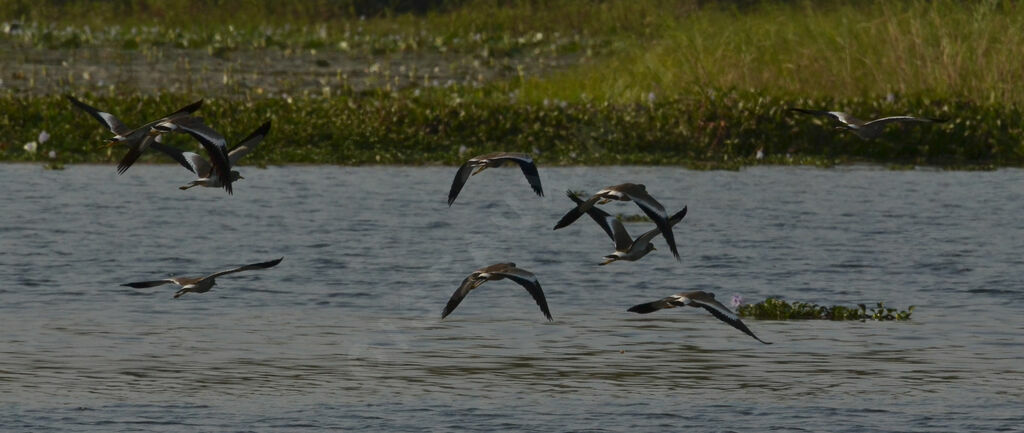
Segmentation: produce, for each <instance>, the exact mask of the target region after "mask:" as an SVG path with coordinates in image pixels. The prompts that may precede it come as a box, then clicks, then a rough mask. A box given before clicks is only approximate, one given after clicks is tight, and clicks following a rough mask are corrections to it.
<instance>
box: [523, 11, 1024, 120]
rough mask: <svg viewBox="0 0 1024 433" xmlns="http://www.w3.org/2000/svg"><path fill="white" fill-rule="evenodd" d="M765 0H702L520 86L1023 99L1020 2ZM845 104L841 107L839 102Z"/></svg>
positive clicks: (528, 89) (564, 92) (600, 92)
mask: <svg viewBox="0 0 1024 433" xmlns="http://www.w3.org/2000/svg"><path fill="white" fill-rule="evenodd" d="M834 3H835V4H833V3H828V2H826V5H824V6H820V5H818V3H817V2H815V3H812V2H793V3H784V4H782V5H777V4H769V3H766V4H764V5H761V6H757V7H754V8H752V9H745V10H734V9H719V8H713V7H711V8H704V9H702V10H700V11H699V12H696V13H692V14H688V15H686V16H684V17H683V18H681V19H679V20H678V21H676V22H675V25H673V26H672V27H671V28H668V29H665V30H664V31H663V32H661V34H660V35H659V37H658V38H657V39H656V40H655V41H654V42H651V43H646V42H641V43H637V44H635V45H634V46H633V47H632V48H631V49H625V50H622V51H620V52H619V53H618V55H615V56H611V57H609V58H606V59H604V60H603V61H602V62H600V63H598V64H596V65H592V66H589V67H586V68H583V69H582V70H575V71H569V72H566V73H563V74H561V75H559V76H556V77H545V78H539V79H536V80H533V81H531V82H529V83H527V85H526V86H524V89H525V90H524V96H525V97H529V98H533V99H543V98H560V99H564V100H575V99H579V98H581V97H582V95H586V96H588V97H590V98H595V99H601V100H615V101H623V102H633V101H640V100H643V99H645V98H646V97H647V95H648V94H650V93H651V92H653V93H654V94H655V95H656V96H657V97H662V96H667V95H679V94H699V93H704V92H707V91H708V90H709V89H716V90H722V89H739V90H743V91H755V92H759V93H764V94H768V95H772V96H785V97H798V96H800V97H811V98H837V99H846V98H863V97H873V96H883V95H886V94H889V93H894V94H896V95H905V96H907V97H910V98H925V97H927V98H929V99H949V100H968V101H972V102H975V103H986V104H1007V103H1009V104H1020V103H1021V102H1024V92H1021V91H1020V90H1019V86H1018V84H1017V83H1020V82H1021V81H1022V79H1024V62H1021V61H1020V59H1021V58H1024V32H1021V31H1020V29H1022V28H1024V5H1022V4H1019V3H1015V2H1009V1H1005V2H1004V1H979V2H958V1H952V0H936V1H924V0H916V1H907V2H891V1H862V2H848V3H847V2H834ZM844 3H846V4H844ZM836 108H843V107H836Z"/></svg>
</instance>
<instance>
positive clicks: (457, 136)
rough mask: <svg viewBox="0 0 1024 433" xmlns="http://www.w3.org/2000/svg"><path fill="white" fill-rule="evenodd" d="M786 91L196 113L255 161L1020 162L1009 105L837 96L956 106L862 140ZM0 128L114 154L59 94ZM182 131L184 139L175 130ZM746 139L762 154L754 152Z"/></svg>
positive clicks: (148, 104) (450, 92)
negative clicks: (246, 146) (805, 111)
mask: <svg viewBox="0 0 1024 433" xmlns="http://www.w3.org/2000/svg"><path fill="white" fill-rule="evenodd" d="M78 96H79V97H80V99H83V100H85V101H88V102H89V103H90V104H92V105H94V106H97V107H102V108H103V109H104V110H107V111H109V112H112V113H115V114H117V115H119V116H120V117H122V120H124V121H125V122H126V123H127V124H130V125H131V124H140V123H142V122H144V121H147V120H151V119H154V118H157V117H159V116H161V115H163V114H166V113H169V112H171V111H173V110H176V109H177V108H179V107H180V106H182V105H184V104H186V103H188V102H191V101H193V100H195V99H197V98H198V97H197V96H185V95H174V94H169V93H163V94H160V95H157V96H150V95H142V94H134V95H108V94H104V95H99V94H85V95H78ZM798 102H800V103H802V105H811V104H814V103H813V102H811V101H810V100H807V99H804V100H800V101H787V100H781V99H776V98H770V97H765V96H759V95H756V94H749V93H747V94H744V93H734V94H725V95H722V97H720V98H717V99H715V100H710V99H691V98H679V99H664V100H661V101H656V102H654V103H651V104H613V103H610V102H587V103H562V102H549V103H547V104H544V103H523V102H520V101H514V100H510V99H509V98H508V97H506V96H502V95H495V94H493V93H487V92H485V91H480V90H465V91H463V92H460V91H459V90H457V89H439V90H436V91H428V92H423V93H421V94H420V95H418V96H416V95H415V94H413V93H411V92H400V93H393V94H391V93H387V94H386V93H371V94H358V93H351V94H347V95H339V96H336V97H331V98H323V97H314V96H309V97H295V98H291V97H289V98H256V97H254V98H251V99H243V100H234V99H222V98H216V97H207V98H206V102H205V104H204V105H203V108H202V109H201V111H200V114H201V115H202V116H203V117H204V118H205V119H207V121H208V122H209V123H210V124H211V125H212V126H213V127H214V128H216V129H218V130H219V131H222V133H223V134H224V135H225V137H227V138H228V140H229V141H231V140H233V139H237V138H238V137H242V136H245V135H246V134H247V133H248V132H249V130H251V129H252V128H255V127H256V126H257V125H259V124H260V123H262V122H264V121H265V120H268V119H269V120H272V121H273V122H274V123H273V130H272V132H271V135H270V137H268V139H267V140H266V141H265V142H264V144H262V145H261V148H260V151H259V152H255V153H254V154H253V155H250V156H249V157H248V158H247V163H257V164H258V163H263V164H274V163H326V164H424V163H426V164H430V163H438V164H457V163H461V161H462V160H463V159H465V158H467V157H470V156H473V155H476V154H479V153H483V152H487V151H493V150H507V151H522V152H528V153H532V154H534V156H535V158H536V159H537V160H538V162H539V163H541V164H543V165H566V164H588V165H608V164H647V165H650V164H675V165H682V166H686V167H690V168H717V169H721V168H725V169H729V168H738V167H741V166H743V165H749V164H761V163H771V164H818V165H826V166H828V165H833V164H837V163H844V162H851V161H869V162H882V163H887V162H899V163H906V164H934V165H944V166H950V167H965V166H973V167H988V166H1002V165H1021V164H1022V163H1024V146H1022V144H1021V139H1020V137H1021V136H1024V134H1022V132H1024V131H1021V128H1022V124H1020V123H1019V122H1004V121H1000V120H997V119H1000V118H1006V119H1012V118H1020V117H1021V116H1020V115H1021V113H1020V111H1019V110H1018V109H1017V108H1015V107H1005V106H976V105H970V104H963V105H959V106H956V107H954V106H951V105H947V104H940V103H931V102H929V101H923V100H922V101H913V102H910V101H905V102H903V103H900V104H888V103H886V102H884V101H865V100H849V101H844V102H845V104H847V105H850V106H858V107H862V110H861V111H862V112H864V113H868V114H871V113H878V112H882V111H883V110H884V108H883V107H891V106H896V107H909V106H911V105H912V104H913V105H915V106H916V107H917V110H912V111H918V112H921V111H926V112H928V113H929V114H930V115H933V116H936V117H943V116H947V117H953V116H952V114H953V113H954V112H955V113H957V117H956V118H955V119H954V120H952V121H950V122H948V123H945V124H938V125H925V126H922V127H911V128H891V130H890V131H889V132H888V133H887V135H886V136H885V137H883V138H882V139H879V140H874V141H862V140H860V139H858V138H856V137H854V136H852V135H850V134H840V133H837V131H834V130H833V129H832V127H831V126H830V125H828V124H827V123H824V122H822V121H820V120H816V119H814V118H810V117H806V116H798V115H793V114H790V113H788V112H787V111H786V110H785V107H787V106H789V105H794V104H797V103H798ZM819 104H820V103H819ZM897 110H898V109H897ZM0 129H2V130H3V131H4V133H3V135H2V136H0V160H7V161H31V160H34V158H40V157H41V156H40V155H41V154H45V153H46V151H49V150H56V152H57V154H58V155H59V156H60V157H61V158H63V159H62V161H63V162H104V161H111V160H113V159H114V158H115V157H116V156H117V155H114V156H113V157H112V156H111V155H110V154H109V152H108V149H107V148H106V147H104V146H102V139H103V138H104V137H106V135H107V134H109V132H108V131H106V130H105V129H104V128H102V127H101V126H100V125H98V124H97V123H96V122H95V120H93V119H92V118H90V117H89V116H88V115H86V114H85V113H84V112H81V111H80V110H77V109H74V107H72V106H71V104H70V103H68V101H67V100H66V99H64V98H63V97H62V96H60V95H52V96H42V97H35V96H24V97H23V96H15V95H10V94H8V95H2V94H0ZM41 130H45V131H47V132H49V133H50V134H51V135H52V137H53V138H52V139H51V140H50V142H48V143H47V144H46V145H44V146H42V147H41V148H40V152H37V153H27V152H23V151H22V150H21V145H22V144H23V143H25V142H28V141H29V140H32V139H34V138H35V137H36V136H37V135H38V134H39V132H40V131H41ZM174 139H181V137H174ZM182 143H191V142H190V141H188V140H182V141H179V142H178V144H182ZM191 145H192V146H195V144H194V143H191ZM758 150H761V151H762V152H763V154H764V158H763V159H756V157H755V155H756V153H757V151H758ZM115 151H116V152H119V149H115ZM150 157H151V156H150ZM158 160H160V161H163V162H167V161H164V160H161V159H158Z"/></svg>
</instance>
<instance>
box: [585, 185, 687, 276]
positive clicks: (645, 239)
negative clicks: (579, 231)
mask: <svg viewBox="0 0 1024 433" xmlns="http://www.w3.org/2000/svg"><path fill="white" fill-rule="evenodd" d="M566 195H568V196H569V198H570V199H572V201H574V202H576V204H577V205H581V204H583V200H580V198H579V197H576V194H574V193H573V192H572V191H566ZM587 215H588V216H590V218H591V219H593V220H594V222H596V223H597V225H599V226H601V229H603V230H604V232H605V233H607V234H608V236H609V237H610V238H612V242H614V243H615V252H614V253H611V254H609V255H607V256H604V259H605V261H604V262H601V265H607V264H609V263H611V262H614V261H618V260H626V261H630V262H633V261H637V260H640V258H642V257H643V256H646V255H647V253H649V252H651V251H654V250H655V249H656V248H654V244H652V243H651V240H653V239H654V237H655V236H658V235H659V234H661V229H659V228H654V229H651V230H649V231H647V232H646V233H644V234H642V235H640V236H638V237H637V238H636V239H633V237H631V236H630V235H629V232H628V231H626V226H625V225H623V224H622V222H621V221H619V219H618V218H616V217H614V216H611V215H610V214H608V212H605V211H603V210H601V209H598V208H597V206H591V207H590V209H588V210H587ZM685 216H686V208H685V207H684V208H683V210H681V211H679V212H676V213H675V214H674V215H672V217H670V218H669V219H668V222H669V225H670V226H674V225H676V224H677V223H679V221H682V220H683V217H685Z"/></svg>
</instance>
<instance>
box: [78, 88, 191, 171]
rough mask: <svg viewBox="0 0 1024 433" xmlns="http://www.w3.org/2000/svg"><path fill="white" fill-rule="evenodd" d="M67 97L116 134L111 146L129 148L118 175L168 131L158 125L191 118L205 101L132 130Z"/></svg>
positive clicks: (120, 163) (109, 116) (118, 165)
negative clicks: (159, 136)
mask: <svg viewBox="0 0 1024 433" xmlns="http://www.w3.org/2000/svg"><path fill="white" fill-rule="evenodd" d="M66 96H67V98H68V100H69V101H71V103H72V104H74V105H75V106H76V107H78V108H81V109H82V110H83V111H85V112H86V113H89V115H90V116H92V117H93V118H95V119H96V120H97V121H99V122H100V124H102V125H103V126H105V127H107V129H110V132H112V133H114V136H113V137H111V138H108V139H107V142H108V143H109V144H110V145H114V144H115V143H121V144H124V145H125V146H128V153H126V154H125V155H124V157H122V158H121V161H120V162H118V164H117V174H124V172H125V171H127V170H128V167H131V166H132V164H134V163H135V161H136V160H138V159H139V156H142V152H143V151H145V150H146V148H147V147H149V145H151V144H152V143H153V142H154V140H155V136H156V135H157V134H161V133H163V132H167V131H166V130H161V129H158V128H155V127H156V126H157V125H160V124H163V123H165V122H169V121H174V120H176V119H180V118H183V117H186V116H189V115H190V114H192V113H194V112H195V111H196V110H198V109H199V107H201V106H202V105H203V100H202V99H200V100H198V101H196V102H193V103H191V104H189V105H187V106H185V107H183V108H182V109H180V110H178V111H175V112H173V113H171V114H168V115H166V116H164V117H161V118H160V119H157V120H154V121H152V122H149V123H147V124H145V125H142V126H140V127H138V128H135V129H131V128H128V127H127V126H125V125H124V124H123V123H121V121H120V120H118V118H117V117H115V116H114V115H113V114H110V113H107V112H105V111H100V110H98V109H96V108H94V107H92V106H90V105H88V104H86V103H84V102H82V101H79V100H78V99H75V97H74V96H71V95H66Z"/></svg>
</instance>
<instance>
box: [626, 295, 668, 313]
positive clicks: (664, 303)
mask: <svg viewBox="0 0 1024 433" xmlns="http://www.w3.org/2000/svg"><path fill="white" fill-rule="evenodd" d="M676 299H678V298H677V297H675V296H669V297H667V298H661V299H659V300H657V301H653V302H645V303H643V304H637V305H634V306H632V307H629V309H628V310H626V311H629V312H631V313H640V314H648V313H653V312H655V311H658V310H661V309H665V308H675V307H676V306H677V305H676V304H675V303H674V302H673V301H675V300H676Z"/></svg>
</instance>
